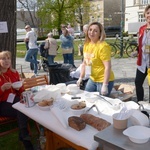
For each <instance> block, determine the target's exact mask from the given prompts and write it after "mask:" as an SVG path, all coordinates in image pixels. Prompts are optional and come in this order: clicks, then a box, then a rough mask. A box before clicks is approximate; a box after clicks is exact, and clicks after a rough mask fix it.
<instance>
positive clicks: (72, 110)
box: [69, 103, 86, 115]
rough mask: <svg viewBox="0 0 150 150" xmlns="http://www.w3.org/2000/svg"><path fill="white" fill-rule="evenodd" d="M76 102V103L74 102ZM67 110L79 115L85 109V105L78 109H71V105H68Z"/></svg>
mask: <svg viewBox="0 0 150 150" xmlns="http://www.w3.org/2000/svg"><path fill="white" fill-rule="evenodd" d="M76 104H77V103H76ZM69 111H70V112H72V113H73V114H74V115H81V114H84V113H85V111H86V107H84V108H80V109H73V108H72V105H71V106H70V107H69Z"/></svg>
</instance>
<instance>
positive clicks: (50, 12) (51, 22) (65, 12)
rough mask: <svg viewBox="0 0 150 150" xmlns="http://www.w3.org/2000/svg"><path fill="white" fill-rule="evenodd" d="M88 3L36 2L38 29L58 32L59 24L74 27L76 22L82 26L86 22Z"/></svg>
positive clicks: (68, 0) (75, 0) (82, 0)
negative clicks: (68, 24)
mask: <svg viewBox="0 0 150 150" xmlns="http://www.w3.org/2000/svg"><path fill="white" fill-rule="evenodd" d="M88 3H89V1H88V0H55V1H54V0H38V11H37V15H38V18H39V20H40V27H41V28H43V29H45V30H47V29H48V30H53V29H56V31H58V32H60V25H61V24H67V23H71V25H74V24H75V23H76V22H77V23H80V24H81V26H83V25H84V24H85V23H87V22H88V15H87V13H89V5H88ZM83 9H84V12H85V13H84V14H83Z"/></svg>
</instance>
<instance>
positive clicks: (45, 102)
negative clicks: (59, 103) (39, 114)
mask: <svg viewBox="0 0 150 150" xmlns="http://www.w3.org/2000/svg"><path fill="white" fill-rule="evenodd" d="M53 101H54V99H53V98H51V99H48V100H42V101H41V102H39V103H38V105H39V106H41V107H44V106H50V105H52V104H53Z"/></svg>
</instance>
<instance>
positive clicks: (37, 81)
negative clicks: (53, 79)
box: [23, 75, 48, 90]
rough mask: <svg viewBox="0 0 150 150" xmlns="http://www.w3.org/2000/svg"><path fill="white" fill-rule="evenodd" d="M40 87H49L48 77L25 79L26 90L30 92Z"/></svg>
mask: <svg viewBox="0 0 150 150" xmlns="http://www.w3.org/2000/svg"><path fill="white" fill-rule="evenodd" d="M39 85H48V78H47V76H46V75H41V76H37V77H34V78H25V79H24V82H23V86H24V89H25V90H30V89H31V88H32V87H34V86H39Z"/></svg>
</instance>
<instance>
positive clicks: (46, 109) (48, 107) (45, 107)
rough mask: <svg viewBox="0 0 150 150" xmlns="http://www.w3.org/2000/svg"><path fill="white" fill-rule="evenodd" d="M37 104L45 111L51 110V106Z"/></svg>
mask: <svg viewBox="0 0 150 150" xmlns="http://www.w3.org/2000/svg"><path fill="white" fill-rule="evenodd" d="M36 106H37V107H38V108H39V109H41V110H43V111H49V110H50V106H39V105H38V104H36Z"/></svg>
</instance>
